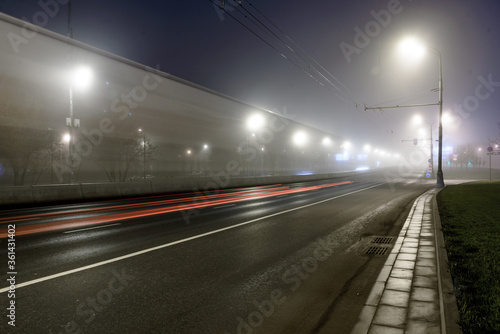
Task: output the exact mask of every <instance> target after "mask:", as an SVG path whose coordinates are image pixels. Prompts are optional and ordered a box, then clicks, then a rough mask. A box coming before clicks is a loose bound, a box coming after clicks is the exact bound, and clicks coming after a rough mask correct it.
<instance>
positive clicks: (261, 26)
mask: <svg viewBox="0 0 500 334" xmlns="http://www.w3.org/2000/svg"><path fill="white" fill-rule="evenodd" d="M209 1H210V2H211V3H212V4H214V5H215V6H216V7H218V8H219V9H221V10H223V11H224V12H225V13H226V14H228V16H229V17H231V18H232V19H233V20H235V21H236V22H238V23H239V24H240V25H242V26H243V27H245V28H246V29H247V30H249V31H250V32H251V33H252V34H254V35H255V36H256V37H258V38H259V39H260V40H261V41H263V42H264V43H266V44H267V45H268V46H269V47H271V48H272V49H273V50H274V51H276V52H278V53H279V54H280V55H281V56H282V57H283V58H285V59H286V60H288V61H289V62H291V63H292V64H293V65H294V66H295V67H297V68H299V69H300V70H301V71H302V72H304V73H305V74H306V75H307V76H309V77H310V78H311V79H313V80H314V81H316V82H317V83H318V84H320V85H321V86H323V87H325V84H324V83H323V82H322V80H323V81H325V82H326V83H328V84H329V85H330V86H332V87H333V88H334V89H335V90H336V91H334V94H335V95H336V96H337V97H339V98H340V99H341V100H343V101H344V102H346V103H347V104H351V103H353V104H354V105H355V106H356V108H357V106H358V105H359V104H358V103H357V102H356V101H355V100H354V99H352V98H351V97H350V96H349V94H347V93H346V92H344V91H343V90H342V89H341V88H339V87H338V86H337V85H335V84H334V83H333V82H332V81H331V80H330V79H328V78H327V77H326V76H325V75H324V74H323V73H322V72H321V71H320V70H318V69H317V68H316V66H314V65H313V64H311V63H310V61H308V60H307V59H306V58H305V57H303V56H302V55H300V54H299V53H298V52H297V51H296V50H294V48H293V47H291V46H290V45H289V44H288V43H286V41H284V40H283V38H281V37H280V36H278V35H277V34H276V33H275V32H274V31H273V30H272V29H270V28H269V27H268V25H266V24H265V23H264V22H262V20H261V19H259V18H258V17H257V16H256V15H254V14H253V13H252V12H250V11H249V10H248V9H246V7H244V6H242V5H241V3H240V2H239V1H238V3H236V1H235V0H233V2H234V3H235V6H234V7H233V8H235V9H236V10H237V12H238V13H239V14H240V15H242V16H243V17H245V18H246V19H247V20H249V21H250V22H251V23H252V24H253V25H255V26H257V27H258V28H259V29H260V30H261V31H263V32H265V33H266V34H267V36H270V35H269V34H271V35H272V36H274V38H276V40H277V41H278V42H279V43H280V46H282V47H284V48H285V49H286V50H288V51H289V52H291V54H292V56H293V57H295V59H298V60H299V61H300V62H301V63H302V64H303V66H301V65H300V64H298V63H297V62H296V61H294V60H292V57H287V56H286V55H285V52H283V51H280V50H279V49H278V48H277V47H275V46H274V45H272V44H271V42H269V41H268V40H266V39H265V38H264V37H262V36H261V35H259V34H258V33H257V32H255V31H254V30H252V28H250V27H249V26H248V25H247V24H245V23H243V22H242V21H241V20H239V19H238V18H237V17H236V16H234V15H232V14H231V13H230V12H229V11H227V10H225V7H222V6H220V5H219V4H217V3H215V2H214V1H213V0H209ZM249 4H250V3H249ZM251 6H252V8H254V9H255V10H256V12H258V13H259V14H260V15H261V16H262V17H264V18H265V19H266V20H267V21H268V22H270V23H271V24H272V25H273V26H274V27H275V28H276V29H277V30H278V31H279V32H280V33H281V34H282V35H283V36H285V38H286V39H288V40H289V41H291V42H292V43H293V44H294V45H295V46H296V47H297V48H298V49H300V50H301V51H302V52H303V53H304V54H305V55H306V56H307V57H309V58H310V59H311V60H312V61H314V62H315V63H316V64H317V65H318V66H319V67H321V68H322V69H323V71H325V72H327V74H328V75H330V76H331V77H332V78H333V79H334V80H335V81H337V82H338V83H339V84H340V85H341V86H342V87H343V88H345V89H346V90H348V89H347V88H346V87H345V85H344V84H342V83H341V82H340V80H338V79H337V78H335V77H334V76H333V75H331V73H330V72H328V71H326V70H325V69H324V67H323V66H321V65H320V64H319V63H318V62H317V61H316V60H314V59H313V58H312V57H310V56H309V55H308V54H307V53H306V52H305V51H304V50H303V49H302V48H300V46H299V45H298V44H297V43H295V42H294V41H293V40H292V39H291V38H290V37H288V36H287V35H286V34H284V33H283V31H282V30H281V29H279V27H278V26H277V25H276V24H274V23H273V22H272V21H271V20H270V19H269V18H267V16H265V15H264V14H262V12H261V11H259V10H258V9H257V8H256V7H255V6H254V5H253V4H251ZM240 8H242V9H243V10H244V11H245V13H247V14H248V15H247V14H245V13H243V12H242V11H241V10H240ZM249 16H250V17H249ZM264 29H265V30H267V32H266V31H264ZM272 36H271V37H272ZM304 65H305V67H306V68H307V69H310V70H312V71H313V72H314V73H315V74H316V75H318V76H319V77H321V79H318V78H317V77H315V76H314V75H313V74H311V73H310V72H309V71H308V70H307V69H306V68H304ZM339 94H342V95H343V96H341V95H339ZM347 100H349V101H347Z"/></svg>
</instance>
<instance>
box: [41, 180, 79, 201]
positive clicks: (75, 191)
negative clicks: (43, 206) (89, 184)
mask: <svg viewBox="0 0 500 334" xmlns="http://www.w3.org/2000/svg"><path fill="white" fill-rule="evenodd" d="M32 190H33V201H34V202H35V203H46V202H60V201H67V200H68V199H69V198H70V199H72V200H73V199H74V200H82V199H83V196H82V188H81V186H80V185H79V184H68V185H49V186H32Z"/></svg>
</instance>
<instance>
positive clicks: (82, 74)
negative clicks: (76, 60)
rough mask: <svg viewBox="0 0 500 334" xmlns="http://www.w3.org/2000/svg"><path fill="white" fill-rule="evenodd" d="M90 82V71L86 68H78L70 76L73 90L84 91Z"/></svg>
mask: <svg viewBox="0 0 500 334" xmlns="http://www.w3.org/2000/svg"><path fill="white" fill-rule="evenodd" d="M91 82H92V71H91V70H90V68H88V67H86V66H81V67H78V68H77V69H76V70H75V71H74V72H73V73H72V75H71V83H72V86H73V87H75V88H79V89H85V88H87V87H88V86H89V85H90V83H91Z"/></svg>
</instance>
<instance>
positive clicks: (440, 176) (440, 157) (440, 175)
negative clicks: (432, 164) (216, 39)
mask: <svg viewBox="0 0 500 334" xmlns="http://www.w3.org/2000/svg"><path fill="white" fill-rule="evenodd" d="M429 50H431V51H433V52H435V53H436V54H437V56H438V57H439V150H438V171H437V180H436V188H444V176H443V168H442V163H443V64H442V63H443V62H442V57H441V53H440V52H439V51H438V50H437V49H435V48H429Z"/></svg>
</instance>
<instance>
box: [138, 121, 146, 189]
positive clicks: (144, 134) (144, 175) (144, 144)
mask: <svg viewBox="0 0 500 334" xmlns="http://www.w3.org/2000/svg"><path fill="white" fill-rule="evenodd" d="M138 131H139V133H142V166H143V167H142V178H143V180H144V181H146V132H145V131H142V129H139V130H138Z"/></svg>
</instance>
